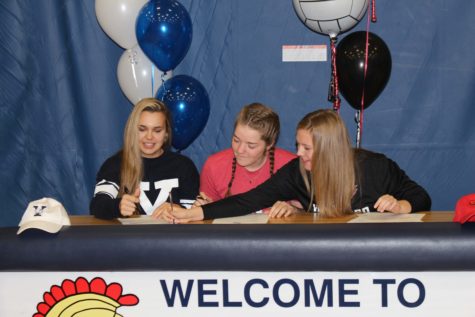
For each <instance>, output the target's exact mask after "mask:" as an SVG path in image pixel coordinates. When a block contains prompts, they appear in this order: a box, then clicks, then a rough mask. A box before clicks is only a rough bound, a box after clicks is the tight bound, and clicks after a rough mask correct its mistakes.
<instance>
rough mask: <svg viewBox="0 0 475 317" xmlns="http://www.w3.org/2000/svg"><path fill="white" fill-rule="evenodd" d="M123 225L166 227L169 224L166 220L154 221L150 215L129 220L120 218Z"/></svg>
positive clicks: (129, 218)
mask: <svg viewBox="0 0 475 317" xmlns="http://www.w3.org/2000/svg"><path fill="white" fill-rule="evenodd" d="M118 220H119V221H120V223H121V224H123V225H165V224H168V222H166V221H165V220H162V219H154V218H152V217H151V216H149V215H140V216H133V217H128V218H118Z"/></svg>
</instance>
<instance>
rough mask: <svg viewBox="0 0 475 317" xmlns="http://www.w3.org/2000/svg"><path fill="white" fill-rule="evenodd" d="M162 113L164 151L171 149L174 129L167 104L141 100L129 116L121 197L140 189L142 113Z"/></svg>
mask: <svg viewBox="0 0 475 317" xmlns="http://www.w3.org/2000/svg"><path fill="white" fill-rule="evenodd" d="M144 111H147V112H152V113H153V112H160V113H163V115H164V116H165V132H166V140H165V143H164V148H163V149H164V150H166V149H167V148H169V147H170V145H171V139H172V127H171V121H170V112H169V111H168V109H167V107H166V106H165V104H163V103H162V102H161V101H160V100H157V99H155V98H145V99H142V100H140V101H139V102H138V103H137V104H136V105H135V106H134V108H133V110H132V112H131V113H130V115H129V118H128V120H127V123H126V125H125V129H124V145H123V148H122V163H121V167H120V189H119V195H121V196H122V195H123V194H132V192H131V191H133V190H135V189H136V188H138V187H139V185H140V181H141V180H142V177H143V162H142V152H141V151H140V146H139V130H138V126H139V121H140V115H141V114H142V112H144Z"/></svg>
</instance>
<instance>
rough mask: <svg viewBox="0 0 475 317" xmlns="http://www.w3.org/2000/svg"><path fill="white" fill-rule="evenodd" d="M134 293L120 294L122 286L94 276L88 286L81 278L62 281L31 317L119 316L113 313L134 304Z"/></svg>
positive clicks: (137, 300)
mask: <svg viewBox="0 0 475 317" xmlns="http://www.w3.org/2000/svg"><path fill="white" fill-rule="evenodd" d="M138 302H139V299H138V297H137V296H135V295H134V294H126V295H122V285H120V284H118V283H111V284H109V285H108V284H107V283H106V282H105V281H104V280H103V279H102V278H100V277H96V278H94V279H92V280H91V282H90V283H89V282H88V281H87V280H86V279H85V278H84V277H79V278H77V279H76V281H74V282H73V281H71V280H64V281H63V283H62V284H61V286H58V285H53V286H52V287H51V289H50V291H49V292H45V293H44V294H43V302H41V303H39V304H38V306H37V307H36V308H37V310H38V311H37V312H36V313H35V314H33V317H72V316H74V317H106V316H107V317H112V316H114V317H122V316H121V315H119V314H117V312H116V310H117V308H119V307H120V306H134V305H137V304H138Z"/></svg>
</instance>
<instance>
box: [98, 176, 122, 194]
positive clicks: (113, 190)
mask: <svg viewBox="0 0 475 317" xmlns="http://www.w3.org/2000/svg"><path fill="white" fill-rule="evenodd" d="M99 194H100V195H108V196H109V197H110V198H117V196H118V195H119V186H118V185H117V184H116V183H114V182H111V181H108V180H105V179H103V180H101V181H100V182H99V183H97V184H96V188H95V189H94V196H96V195H99Z"/></svg>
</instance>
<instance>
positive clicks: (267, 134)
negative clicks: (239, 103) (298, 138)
mask: <svg viewBox="0 0 475 317" xmlns="http://www.w3.org/2000/svg"><path fill="white" fill-rule="evenodd" d="M238 124H241V125H245V126H248V127H250V128H252V129H254V130H257V131H259V132H260V133H261V139H262V140H263V141H264V142H265V143H266V145H267V146H269V145H272V146H271V148H270V149H269V164H270V168H269V173H270V176H272V175H274V165H275V164H274V163H275V143H276V142H277V138H278V137H279V132H280V120H279V116H278V115H277V113H275V112H274V111H273V110H272V109H271V108H269V107H267V106H265V105H263V104H261V103H251V104H249V105H247V106H245V107H243V108H242V109H241V111H240V112H239V114H238V115H237V118H236V121H235V122H234V130H236V127H237V125H238ZM236 166H237V161H236V157H233V162H232V167H231V179H230V180H229V183H228V190H227V191H226V195H225V197H228V196H231V187H232V186H233V182H234V177H235V174H236Z"/></svg>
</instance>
